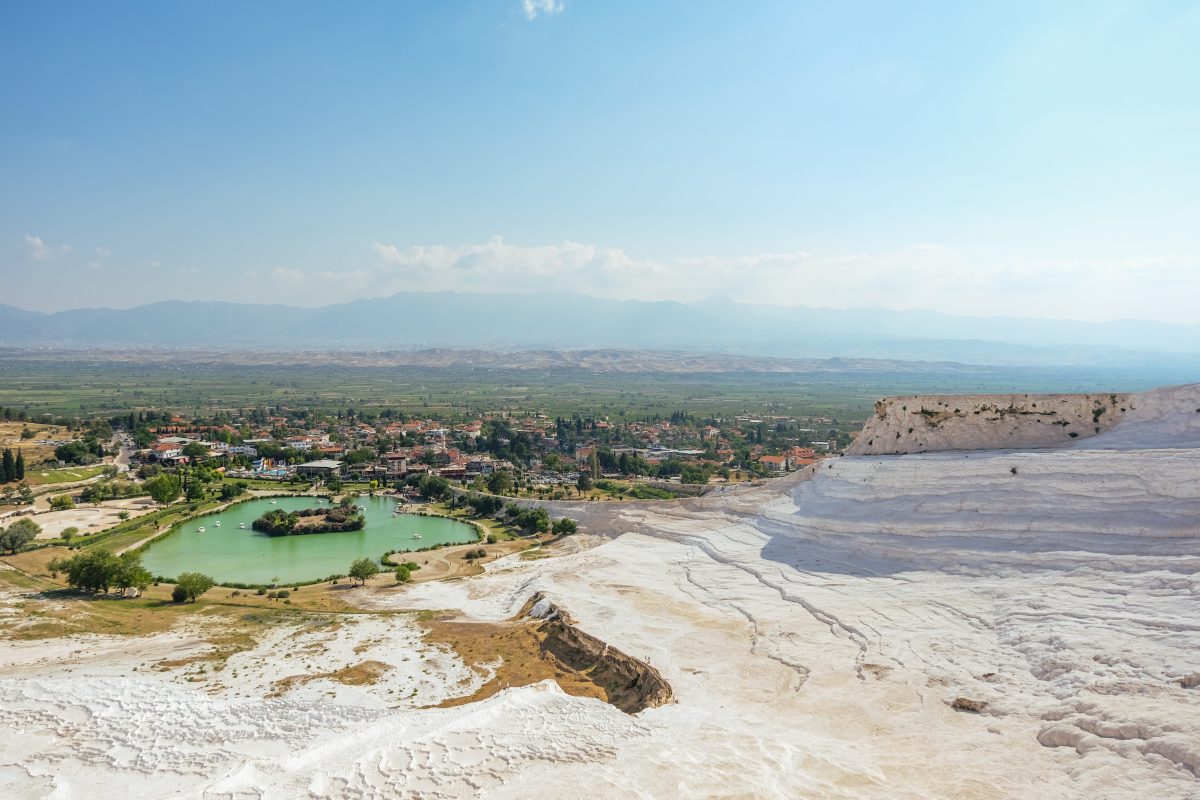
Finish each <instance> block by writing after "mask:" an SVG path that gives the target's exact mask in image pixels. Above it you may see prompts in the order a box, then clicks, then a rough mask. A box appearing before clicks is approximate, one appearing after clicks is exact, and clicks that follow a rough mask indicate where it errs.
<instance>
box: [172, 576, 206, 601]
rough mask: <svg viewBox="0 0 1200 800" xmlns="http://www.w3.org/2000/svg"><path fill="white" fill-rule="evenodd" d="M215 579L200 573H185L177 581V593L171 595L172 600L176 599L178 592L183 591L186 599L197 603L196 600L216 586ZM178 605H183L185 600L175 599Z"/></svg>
mask: <svg viewBox="0 0 1200 800" xmlns="http://www.w3.org/2000/svg"><path fill="white" fill-rule="evenodd" d="M214 585H215V584H214V582H213V579H212V578H210V577H208V576H207V575H204V574H202V573H199V572H184V573H183V574H181V575H180V576H179V577H178V578H176V579H175V591H173V592H172V593H171V597H172V599H175V598H176V592H178V591H179V590H180V589H182V590H183V596H184V599H186V600H190V601H192V602H193V603H194V602H196V598H197V597H199V596H200V595H202V594H204V593H205V592H207V591H208V590H209V589H211V588H212V587H213V586H214ZM175 602H176V603H182V602H183V600H179V599H175Z"/></svg>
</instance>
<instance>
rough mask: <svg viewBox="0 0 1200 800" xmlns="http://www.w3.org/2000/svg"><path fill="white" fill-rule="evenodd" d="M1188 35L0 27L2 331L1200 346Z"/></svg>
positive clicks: (340, 7)
mask: <svg viewBox="0 0 1200 800" xmlns="http://www.w3.org/2000/svg"><path fill="white" fill-rule="evenodd" d="M1197 41H1200V6H1198V5H1197V4H1195V3H1168V2H1162V3H1155V2H1139V3H1134V2H1128V3H1104V2H1086V3H1085V2H1079V3H1074V2H1054V3H1045V2H1024V3H1023V2H986V3H958V2H942V3H920V2H915V3H904V4H900V3H865V2H864V3H852V2H847V3H802V2H797V1H796V0H789V1H787V2H757V3H754V2H746V3H729V2H657V3H646V2H620V1H618V0H604V1H603V2H601V1H600V0H562V2H558V1H557V0H536V2H534V1H533V0H529V1H528V2H523V0H486V1H485V0H476V1H475V2H469V1H467V2H455V3H440V2H408V3H402V2H380V3H373V2H355V3H341V4H333V3H324V4H322V3H308V2H303V3H302V2H288V3H241V2H236V3H235V2H205V3H192V4H183V3H158V2H155V3H144V4H138V3H113V4H95V3H58V2H39V3H26V4H16V3H8V4H4V5H3V6H2V7H0V108H2V109H3V124H2V125H0V302H4V303H8V304H12V305H17V306H21V307H25V308H36V309H43V310H50V309H57V308H64V307H75V306H81V305H89V306H93V305H111V306H118V307H124V306H130V305H135V304H138V303H142V302H148V301H152V300H159V299H167V298H182V299H253V300H257V301H278V302H288V303H297V304H303V305H319V304H323V303H327V302H334V301H342V300H349V299H353V298H356V297H366V296H377V295H383V294H390V293H392V292H395V291H399V290H405V289H410V290H432V289H454V288H457V289H461V290H469V291H488V292H495V291H529V290H536V289H554V290H572V291H581V292H585V293H590V294H596V295H603V296H613V297H641V298H647V299H660V298H674V299H681V300H691V299H699V298H702V297H705V296H709V295H727V296H730V297H734V298H736V299H742V300H749V301H756V302H775V303H784V304H799V305H828V306H843V307H845V306H888V307H894V308H934V309H939V310H944V311H952V312H963V313H975V314H1028V315H1033V316H1053V317H1068V318H1079V319H1109V318H1117V317H1138V318H1151V319H1162V320H1169V321H1177V322H1200V302H1197V299H1200V223H1197V220H1200V192H1198V191H1197V188H1196V187H1197V184H1198V180H1197V179H1198V178H1200V55H1198V53H1200V48H1197V47H1196V46H1195V42H1197Z"/></svg>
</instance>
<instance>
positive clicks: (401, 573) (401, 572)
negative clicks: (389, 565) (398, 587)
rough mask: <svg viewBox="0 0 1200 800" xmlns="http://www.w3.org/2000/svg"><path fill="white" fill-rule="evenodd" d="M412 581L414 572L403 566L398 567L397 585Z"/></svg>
mask: <svg viewBox="0 0 1200 800" xmlns="http://www.w3.org/2000/svg"><path fill="white" fill-rule="evenodd" d="M411 580H412V571H411V570H409V569H408V567H406V566H404V565H403V564H401V565H400V566H398V567H396V583H408V582H409V581H411Z"/></svg>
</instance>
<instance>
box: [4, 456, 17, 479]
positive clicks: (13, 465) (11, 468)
mask: <svg viewBox="0 0 1200 800" xmlns="http://www.w3.org/2000/svg"><path fill="white" fill-rule="evenodd" d="M16 479H17V462H16V460H15V459H14V458H13V452H12V450H9V449H8V448H5V450H4V455H3V456H2V457H0V483H8V482H9V481H15V480H16Z"/></svg>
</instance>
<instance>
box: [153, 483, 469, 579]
mask: <svg viewBox="0 0 1200 800" xmlns="http://www.w3.org/2000/svg"><path fill="white" fill-rule="evenodd" d="M272 501H274V502H272ZM354 502H355V503H356V504H357V505H358V507H359V508H361V509H362V510H363V515H364V516H365V517H366V518H367V524H366V527H365V528H363V529H362V530H360V531H341V532H338V533H308V534H302V535H299V536H267V535H266V534H265V533H261V532H259V531H256V530H252V529H251V528H250V523H252V522H254V520H256V519H258V518H259V517H261V516H262V515H263V514H265V513H266V512H267V511H270V510H271V509H273V508H281V509H283V510H285V511H296V510H299V509H301V508H321V507H326V508H328V507H330V503H329V500H328V499H326V498H317V497H276V498H271V499H270V500H268V499H261V500H250V501H247V502H244V503H238V504H237V505H234V506H231V507H230V508H227V509H225V510H224V511H219V512H216V513H213V514H208V515H206V516H203V517H198V518H196V519H193V520H189V521H187V522H184V523H181V524H180V525H178V526H176V528H175V530H174V531H172V532H171V533H168V534H166V535H165V536H163V537H162V538H161V539H158V540H157V541H155V542H154V543H153V544H152V545H151V546H150V547H149V548H147V550H146V551H145V552H143V553H142V563H143V564H145V565H146V569H148V570H150V573H151V574H152V575H161V576H164V577H168V578H174V577H175V576H176V575H178V574H179V573H181V572H202V573H204V574H205V575H209V576H211V577H212V578H214V579H215V580H216V581H218V582H228V583H250V584H255V583H260V584H268V583H270V582H271V579H272V578H278V579H279V583H280V584H290V583H311V582H314V581H319V580H321V579H322V578H324V577H326V576H327V575H335V574H345V573H346V572H347V571H349V569H350V562H352V561H354V560H355V559H357V558H369V559H371V560H372V561H374V562H376V563H378V561H379V557H380V556H382V555H383V554H384V553H385V552H387V551H388V550H417V549H419V548H422V547H430V546H432V545H435V544H447V543H451V544H461V543H465V542H473V541H475V540H476V539H477V538H478V534H477V532H476V530H475V528H474V527H473V526H471V525H467V524H464V523H462V522H456V521H454V520H449V519H444V518H442V517H422V516H416V515H413V514H399V515H395V516H393V514H392V510H393V509H394V508H395V507H396V501H395V500H394V499H387V498H382V497H359V498H357V499H356V500H355V501H354ZM218 520H220V522H221V524H220V525H219V526H218V525H217V524H216V523H217V521H218ZM242 523H245V525H246V527H245V528H243V527H241V525H242ZM201 527H203V528H204V533H200V532H199V529H200V528H201ZM414 533H419V534H420V538H413V534H414ZM417 560H420V559H417Z"/></svg>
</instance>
